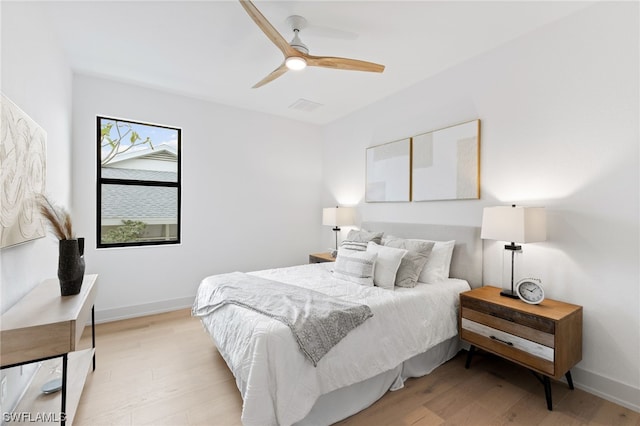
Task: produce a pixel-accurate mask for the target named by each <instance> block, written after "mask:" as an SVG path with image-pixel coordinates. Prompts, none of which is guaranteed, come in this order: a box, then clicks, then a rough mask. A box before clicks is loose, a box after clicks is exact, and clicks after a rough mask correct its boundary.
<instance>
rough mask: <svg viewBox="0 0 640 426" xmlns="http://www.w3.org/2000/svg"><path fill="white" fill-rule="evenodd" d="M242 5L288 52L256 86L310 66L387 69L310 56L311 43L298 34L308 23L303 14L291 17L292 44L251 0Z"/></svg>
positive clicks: (371, 69)
mask: <svg viewBox="0 0 640 426" xmlns="http://www.w3.org/2000/svg"><path fill="white" fill-rule="evenodd" d="M240 4H241V5H242V7H243V8H244V10H246V11H247V13H248V14H249V16H250V17H251V19H253V21H254V22H255V23H256V24H257V25H258V27H259V28H260V29H261V30H262V32H263V33H265V35H266V36H267V37H268V38H269V40H271V41H272V42H273V44H275V45H276V47H277V48H278V49H280V51H281V52H282V54H283V55H284V62H283V63H282V64H281V65H280V66H279V67H278V68H276V69H275V70H273V71H272V72H271V74H269V75H267V76H266V77H265V78H263V79H262V80H260V81H259V82H257V83H256V84H255V85H254V86H253V88H254V89H255V88H258V87H260V86H264V85H265V84H267V83H269V82H271V81H273V80H275V79H276V78H278V77H280V76H281V75H283V74H284V73H285V72H287V71H288V70H301V69H304V68H305V67H307V66H310V67H322V68H335V69H341V70H354V71H368V72H383V71H384V65H380V64H375V63H373V62H366V61H360V60H358V59H349V58H336V57H332V56H312V55H309V49H307V46H306V45H305V44H304V43H302V41H301V40H300V37H299V36H298V33H299V32H300V30H301V29H302V28H303V27H304V25H305V24H306V20H305V19H304V18H303V17H301V16H297V15H294V16H290V17H289V18H288V19H287V21H288V22H289V24H290V25H291V27H292V29H293V33H294V37H293V40H291V43H288V42H287V41H286V40H285V39H284V38H283V37H282V36H281V35H280V33H278V31H276V29H275V28H274V27H273V25H271V23H270V22H269V21H267V19H266V18H265V17H264V15H262V13H260V11H259V10H258V8H256V6H255V5H254V4H253V3H252V2H251V1H250V0H240Z"/></svg>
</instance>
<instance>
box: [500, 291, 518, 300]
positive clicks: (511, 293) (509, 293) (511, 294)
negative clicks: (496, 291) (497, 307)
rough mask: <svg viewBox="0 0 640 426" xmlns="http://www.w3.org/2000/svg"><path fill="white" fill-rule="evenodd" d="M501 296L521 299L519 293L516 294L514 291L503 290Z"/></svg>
mask: <svg viewBox="0 0 640 426" xmlns="http://www.w3.org/2000/svg"><path fill="white" fill-rule="evenodd" d="M500 296H504V297H510V298H512V299H520V298H519V297H518V293H516V292H515V291H513V290H502V291H501V292H500Z"/></svg>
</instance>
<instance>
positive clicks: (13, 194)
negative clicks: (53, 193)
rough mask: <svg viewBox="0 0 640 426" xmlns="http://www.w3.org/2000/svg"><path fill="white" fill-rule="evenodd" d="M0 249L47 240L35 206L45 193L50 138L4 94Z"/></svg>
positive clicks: (0, 138) (0, 141)
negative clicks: (42, 238) (37, 240)
mask: <svg viewBox="0 0 640 426" xmlns="http://www.w3.org/2000/svg"><path fill="white" fill-rule="evenodd" d="M0 109H1V111H2V112H1V119H0V131H1V134H0V248H4V247H9V246H12V245H15V244H20V243H23V242H25V241H30V240H34V239H36V238H41V237H44V235H45V229H44V224H43V222H42V219H41V216H40V213H39V211H38V209H37V206H36V202H35V194H41V193H44V190H45V178H46V157H47V142H46V141H47V134H46V133H45V131H44V130H43V129H42V128H41V127H40V126H38V124H37V123H36V122H35V121H33V120H32V119H31V118H30V117H29V116H28V115H27V114H25V113H24V112H23V111H22V110H21V109H20V108H18V106H17V105H16V104H14V103H13V102H11V100H9V99H8V98H7V97H6V96H4V94H0Z"/></svg>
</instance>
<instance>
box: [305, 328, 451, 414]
mask: <svg viewBox="0 0 640 426" xmlns="http://www.w3.org/2000/svg"><path fill="white" fill-rule="evenodd" d="M460 348H461V345H460V339H459V338H458V336H454V337H452V338H451V339H449V340H445V341H444V342H442V343H440V344H438V345H436V346H434V347H433V348H431V349H429V350H428V351H427V352H424V353H422V354H419V355H416V356H414V357H413V358H410V359H408V360H407V361H405V362H403V363H402V364H400V365H398V366H397V367H396V368H393V369H391V370H389V371H387V372H385V373H381V374H378V375H377V376H374V377H372V378H370V379H367V380H364V381H362V382H360V383H355V384H353V385H350V386H347V387H344V388H340V389H336V390H334V391H333V392H329V393H327V394H324V395H322V396H321V397H320V398H318V400H317V401H316V403H315V405H314V406H313V408H312V409H311V411H310V412H309V414H308V415H307V417H305V418H304V419H302V420H300V421H299V422H297V423H295V426H325V425H330V424H332V423H336V422H338V421H340V420H343V419H346V418H347V417H349V416H352V415H354V414H356V413H359V412H360V411H362V410H364V409H365V408H367V407H369V406H370V405H372V404H373V403H374V402H376V401H377V400H379V399H380V398H382V396H383V395H384V394H385V393H387V391H389V390H391V391H394V390H398V389H401V388H403V387H404V381H405V380H406V379H408V378H411V377H422V376H425V375H427V374H429V373H431V372H432V371H433V370H435V369H436V367H438V366H440V365H442V364H444V363H445V362H447V361H448V360H450V359H451V358H453V357H454V356H455V355H456V354H457V353H458V351H459V350H460Z"/></svg>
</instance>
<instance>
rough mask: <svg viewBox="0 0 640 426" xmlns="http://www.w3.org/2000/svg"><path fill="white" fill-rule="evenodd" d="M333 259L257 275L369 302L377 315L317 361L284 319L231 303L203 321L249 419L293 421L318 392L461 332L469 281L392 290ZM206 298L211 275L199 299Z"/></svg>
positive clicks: (248, 423)
mask: <svg viewBox="0 0 640 426" xmlns="http://www.w3.org/2000/svg"><path fill="white" fill-rule="evenodd" d="M331 267H332V264H330V263H320V264H312V265H301V266H294V267H290V268H279V269H269V270H265V271H257V272H252V273H251V274H253V275H257V276H261V277H264V278H268V279H271V280H276V281H281V282H284V283H288V284H293V285H299V286H301V287H306V288H312V289H314V290H316V291H320V292H323V293H326V294H328V295H332V296H336V297H340V298H344V299H345V300H350V301H353V302H358V303H362V304H366V305H368V306H369V307H370V308H371V310H372V312H373V317H372V318H370V319H369V320H367V321H366V322H365V323H364V324H362V325H361V326H359V327H358V328H356V329H355V330H353V331H351V332H350V333H349V334H348V335H347V336H346V337H345V338H344V339H343V340H342V341H340V342H339V343H338V344H337V345H336V346H335V347H333V348H332V349H331V350H330V351H329V352H328V353H327V354H326V355H325V356H324V357H323V358H322V359H321V360H320V362H319V363H318V366H317V367H315V368H314V367H313V365H312V364H311V362H310V361H309V360H308V359H306V358H305V357H304V355H303V354H302V353H301V352H300V350H299V349H298V346H297V343H296V342H295V340H294V338H293V336H292V335H291V331H290V330H289V328H287V326H285V325H284V324H282V323H281V322H279V321H276V320H273V319H271V318H269V317H266V316H263V315H261V314H258V313H256V312H253V311H250V310H247V309H244V308H241V307H238V306H234V305H229V306H225V307H224V308H221V309H219V310H217V311H215V312H214V313H212V314H210V315H209V316H207V317H204V318H202V322H203V324H204V326H205V327H206V329H207V330H208V332H209V334H211V336H212V337H213V340H214V342H215V343H216V346H217V347H218V350H219V351H220V354H221V355H222V356H223V357H224V359H225V360H226V362H227V364H228V366H229V368H230V369H231V371H232V372H233V374H234V376H235V377H236V382H237V385H238V388H239V389H240V392H241V394H242V397H243V400H244V404H243V410H242V422H243V424H244V425H245V426H251V425H260V426H264V425H291V424H293V423H295V422H296V421H298V420H301V419H302V418H304V417H305V416H306V415H307V413H309V411H310V410H311V408H312V407H313V405H314V403H315V402H316V400H317V399H318V397H319V396H320V395H322V394H325V393H328V392H330V391H333V390H335V389H338V388H342V387H344V386H348V385H351V384H353V383H357V382H361V381H363V380H365V379H368V378H370V377H373V376H375V375H377V374H379V373H382V372H385V371H388V370H390V369H392V368H395V367H397V366H398V365H399V364H400V363H402V362H403V361H405V360H407V359H409V358H411V357H412V356H414V355H417V354H419V353H422V352H425V351H426V350H428V349H429V348H431V347H433V346H435V345H437V344H438V343H440V342H442V341H444V340H446V339H449V338H451V337H453V336H455V335H456V334H457V306H458V300H459V298H458V294H459V293H460V292H462V291H466V290H468V289H469V285H468V284H467V282H466V281H464V280H458V279H447V280H445V281H443V282H440V283H437V284H419V285H417V286H416V287H415V288H398V287H396V288H395V290H393V291H391V290H385V289H381V288H378V287H365V286H361V285H358V284H354V283H350V282H347V281H343V280H339V279H335V278H333V277H332V274H331V272H330V271H331ZM205 297H207V279H206V278H205V279H204V280H203V281H202V283H201V284H200V287H199V289H198V294H197V296H196V298H205Z"/></svg>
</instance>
